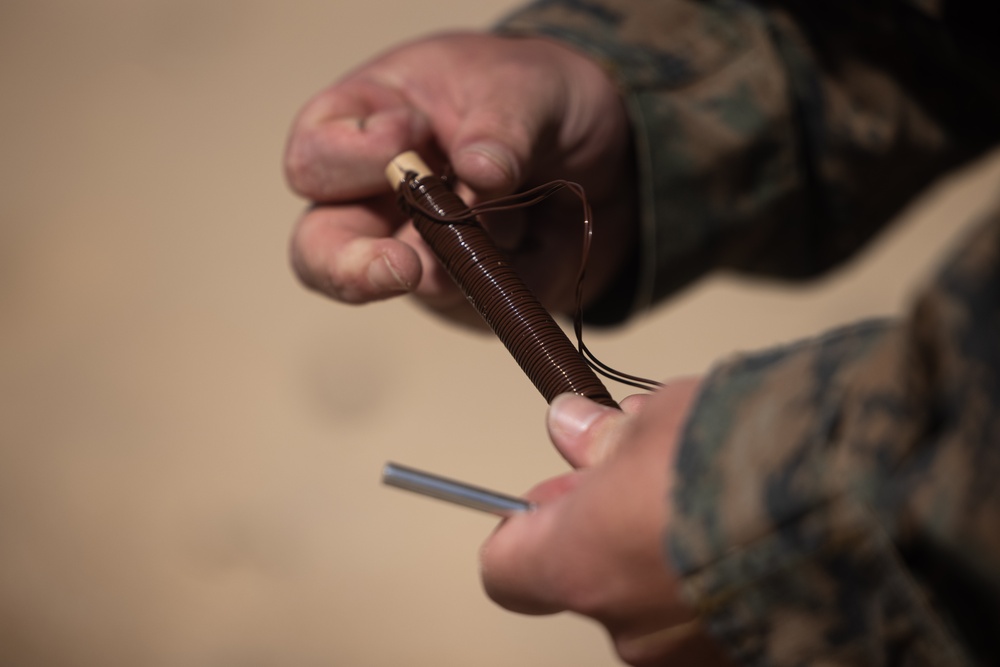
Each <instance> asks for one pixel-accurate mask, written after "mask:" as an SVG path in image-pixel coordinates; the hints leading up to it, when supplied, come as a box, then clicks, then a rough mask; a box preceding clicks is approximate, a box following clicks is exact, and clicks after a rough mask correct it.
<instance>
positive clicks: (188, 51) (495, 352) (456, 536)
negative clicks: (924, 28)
mask: <svg viewBox="0 0 1000 667" xmlns="http://www.w3.org/2000/svg"><path fill="white" fill-rule="evenodd" d="M511 6H513V5H512V4H511V3H507V2H501V1H499V0H490V1H489V2H480V3H468V2H460V1H459V0H446V1H445V2H438V3H412V2H399V1H396V0H369V1H368V2H363V3H362V2H347V1H346V0H326V1H325V2H321V1H319V0H312V1H310V0H289V1H286V2H281V3H278V2H263V1H259V0H257V1H254V0H246V1H242V2H237V1H235V0H228V1H223V0H213V1H205V0H128V1H126V0H117V1H113V0H91V1H90V2H86V3H83V2H75V1H72V0H62V1H59V0H5V1H4V2H3V3H2V4H0V81H2V83H3V91H2V95H0V121H2V125H0V128H2V130H0V131H2V137H3V142H2V147H3V150H2V154H0V177H2V178H0V193H2V194H0V664H2V665H4V666H6V665H17V666H29V665H30V666H34V665H46V666H48V665H52V666H60V667H61V666H71V665H72V666H76V665H81V666H90V665H94V666H98V665H99V666H101V667H113V666H117V665H129V666H135V665H156V666H164V667H167V666H169V667H173V666H185V667H189V666H202V665H204V666H243V665H246V666H265V665H297V666H298V665H301V666H311V665H351V666H361V667H363V666H369V665H372V666H373V665H397V664H406V665H415V666H420V665H477V666H480V667H490V666H494V665H495V666H498V667H499V666H501V665H502V666H509V665H527V666H533V665H568V664H572V665H578V666H580V667H586V666H589V665H595V666H596V665H611V664H615V660H614V657H613V654H612V652H611V650H610V648H609V646H608V643H607V641H606V639H605V637H604V635H603V633H602V632H601V631H600V629H599V628H597V627H596V626H594V625H592V624H591V623H589V622H586V621H584V620H581V619H577V618H573V617H569V616H565V615H563V616H557V617H553V618H526V617H518V616H514V615H512V614H508V613H506V612H504V611H502V610H500V609H498V608H496V607H494V606H493V605H492V604H491V603H490V602H489V601H488V600H487V599H486V598H485V597H484V596H483V595H482V593H481V591H480V589H479V583H478V578H477V571H476V570H477V566H476V552H477V549H478V546H479V544H480V543H481V541H482V540H483V538H484V537H485V536H486V535H487V534H488V532H489V531H490V530H491V528H492V526H493V520H492V519H491V518H490V517H488V516H486V515H480V514H477V513H474V512H471V511H469V510H463V509H459V508H453V507H449V506H446V505H443V504H441V503H437V502H435V501H430V500H425V499H422V498H418V497H416V496H410V495H408V494H404V493H402V492H399V491H395V490H391V489H386V488H384V487H382V486H380V485H379V483H378V478H379V472H380V468H381V465H382V463H383V462H384V461H386V460H389V459H392V460H397V461H400V462H402V463H407V464H410V465H414V466H418V467H424V468H427V469H430V470H434V471H437V472H440V473H442V474H448V475H453V476H457V477H460V478H464V479H467V480H469V481H471V482H474V483H479V484H483V485H487V486H492V487H496V488H498V489H502V490H507V491H510V492H520V491H521V490H523V489H525V488H527V487H528V486H531V485H532V484H534V483H535V482H537V481H539V480H540V479H542V478H544V477H546V476H549V475H552V474H555V473H558V472H560V471H562V470H563V465H562V463H561V462H560V460H559V459H558V457H557V456H556V455H555V454H554V453H552V452H551V451H550V449H549V447H548V444H547V439H546V438H545V435H544V429H543V418H544V410H545V405H544V402H543V401H542V400H541V399H540V398H539V396H538V395H537V394H536V393H535V392H534V390H533V389H532V388H531V386H530V384H528V383H527V380H526V379H524V377H523V376H522V375H521V374H520V371H519V370H518V369H517V367H516V366H515V365H514V363H513V362H512V361H511V360H510V359H509V358H508V357H507V355H506V352H504V351H503V349H502V348H501V347H500V345H499V343H497V342H496V341H494V340H492V339H489V338H485V337H480V336H475V335H471V334H468V333H465V332H462V331H457V330H454V329H450V328H447V327H444V326H442V325H441V324H440V323H439V322H437V321H435V320H432V319H430V318H429V317H427V316H426V315H424V314H423V313H422V312H420V311H419V310H417V309H416V308H414V307H413V306H411V305H410V304H409V303H408V302H404V301H400V302H395V303H385V304H378V305H373V306H369V307H364V308H348V307H345V306H340V305H335V304H332V303H330V302H327V301H325V300H323V299H321V298H319V297H317V296H315V295H312V294H309V293H307V292H306V291H305V290H303V289H302V288H301V287H299V285H298V284H297V283H296V282H295V280H294V279H293V277H292V275H291V272H290V271H289V269H288V267H287V262H286V244H287V236H288V232H289V229H290V227H291V224H292V222H293V220H294V219H295V217H296V215H297V214H298V212H299V211H300V209H301V208H302V202H300V201H298V200H296V199H295V198H294V197H293V196H291V195H290V194H289V193H288V192H287V191H286V189H285V186H284V183H283V181H282V177H281V171H280V157H281V152H282V147H283V142H284V138H285V132H286V130H287V128H288V126H289V123H290V121H291V119H292V116H293V114H294V113H295V111H296V110H297V108H298V107H299V106H300V105H301V104H302V103H303V102H304V101H305V99H306V98H307V97H309V96H310V95H312V94H313V93H314V92H315V91H317V90H318V89H319V88H321V87H322V86H324V85H326V84H327V83H328V82H330V81H331V80H333V79H335V78H336V77H337V76H338V75H340V74H341V73H343V72H344V71H345V70H346V69H347V68H349V67H351V66H352V65H354V64H356V63H358V62H360V61H361V60H363V59H365V58H366V57H368V56H370V55H372V54H374V53H375V52H377V51H379V50H382V49H383V48H385V47H387V46H388V45H391V44H393V43H395V42H397V41H399V40H401V39H405V38H408V37H412V36H416V35H419V34H422V33H425V32H427V31H432V30H440V29H445V28H455V27H470V28H476V27H483V26H486V25H488V24H489V23H490V22H491V21H493V20H494V19H495V18H497V17H498V16H500V15H501V14H502V13H503V12H504V11H506V10H507V9H508V8H509V7H511ZM998 178H1000V163H998V162H997V161H996V160H994V161H986V162H985V163H983V164H981V165H979V166H978V167H976V168H974V169H971V170H970V171H969V173H967V174H965V175H964V176H963V177H962V178H960V179H957V180H955V179H953V180H952V181H951V182H949V183H947V184H945V186H943V187H942V188H939V189H938V190H937V191H936V192H935V193H932V194H931V195H929V196H928V197H927V198H925V199H924V200H922V201H921V202H919V203H918V205H915V206H914V207H913V209H912V210H911V211H910V212H908V213H907V215H906V216H904V217H905V218H906V220H905V221H904V222H905V224H904V225H901V226H900V227H898V228H897V229H895V230H894V231H893V232H892V233H891V234H889V235H887V236H886V237H885V239H883V242H882V243H880V244H879V245H878V246H877V247H875V248H873V249H872V250H871V251H870V252H868V253H867V254H866V255H865V256H864V257H863V258H862V261H860V262H858V263H856V264H855V265H852V266H851V267H850V268H849V270H847V271H845V272H842V273H841V274H839V275H837V276H834V277H832V278H831V279H830V280H826V281H824V282H821V283H818V284H815V285H810V286H807V287H798V288H788V287H781V286H775V285H768V284H752V283H747V282H741V281H734V280H731V279H728V278H725V277H718V278H713V279H711V280H708V281H705V282H704V283H702V284H700V285H698V286H697V287H696V288H694V289H692V290H690V291H689V292H687V293H685V294H684V295H683V296H682V297H681V298H679V299H677V300H676V301H675V302H673V303H672V304H669V305H668V306H667V307H664V308H662V309H660V310H659V311H657V312H656V313H655V314H653V315H651V316H650V317H647V318H643V319H640V320H638V321H636V322H635V323H634V324H633V325H631V326H630V327H628V328H625V329H621V330H617V331H614V332H609V333H603V332H602V333H595V334H593V335H591V336H590V338H589V341H590V344H591V347H592V348H593V349H594V350H595V352H596V353H597V354H598V355H599V356H600V357H601V358H602V359H604V360H605V361H607V362H609V363H611V364H613V365H616V366H619V367H621V368H623V369H625V370H629V371H633V372H640V373H642V374H647V375H652V376H661V377H666V376H670V375H674V374H680V373H691V372H698V371H700V370H703V369H705V368H706V367H708V366H709V365H710V364H711V362H712V360H713V359H716V358H718V357H719V356H722V355H725V354H728V353H730V352H732V351H734V350H737V349H745V348H753V347H758V346H762V345H767V344H770V343H773V342H776V341H782V340H788V339H791V338H795V337H797V336H801V335H805V334H808V333H811V332H815V331H818V330H820V329H822V328H824V327H827V326H829V325H832V324H836V323H840V322H844V321H846V320H850V319H854V318H857V317H861V316H867V315H873V314H886V313H893V312H898V311H899V310H901V309H902V308H903V307H904V304H905V302H906V297H907V294H908V293H909V291H910V290H911V286H912V285H913V284H914V283H915V281H917V280H919V278H920V277H921V276H922V275H924V274H925V273H926V272H927V271H928V270H929V269H928V267H930V266H932V265H933V262H934V258H935V257H936V256H937V255H938V253H939V251H940V249H941V248H942V247H943V246H944V245H945V244H947V243H948V241H949V239H951V238H952V237H954V235H955V234H958V233H960V231H961V229H962V227H963V225H965V223H966V221H967V220H968V219H969V217H970V216H971V215H972V214H973V213H974V212H975V210H976V209H977V207H978V206H979V205H980V202H981V201H982V197H983V196H984V193H986V192H987V191H989V190H991V189H992V186H993V185H994V184H995V183H997V181H998ZM612 390H613V391H615V393H616V394H617V395H618V396H623V395H625V394H626V393H628V392H627V391H622V390H621V389H619V388H617V387H613V388H612Z"/></svg>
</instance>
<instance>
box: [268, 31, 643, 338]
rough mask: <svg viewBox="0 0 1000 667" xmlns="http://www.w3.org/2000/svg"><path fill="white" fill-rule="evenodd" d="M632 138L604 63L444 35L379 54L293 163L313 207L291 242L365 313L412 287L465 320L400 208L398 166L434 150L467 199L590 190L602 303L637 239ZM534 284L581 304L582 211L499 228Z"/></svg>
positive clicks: (330, 100) (341, 91) (311, 108)
mask: <svg viewBox="0 0 1000 667" xmlns="http://www.w3.org/2000/svg"><path fill="white" fill-rule="evenodd" d="M630 143H631V142H630V129H629V124H628V119H627V117H626V114H625V111H624V106H623V104H622V101H621V99H620V98H619V96H618V92H617V90H616V88H615V87H614V85H613V84H612V83H611V81H610V80H609V79H608V78H607V77H606V76H605V74H604V73H603V72H602V71H601V69H600V68H599V67H598V66H597V65H596V64H595V63H593V62H592V61H590V60H589V59H587V58H585V57H584V56H582V55H580V54H578V53H576V52H573V51H570V50H569V49H567V48H566V47H563V46H560V45H557V44H555V43H553V42H549V41H545V40H541V39H519V38H507V37H498V36H492V35H485V34H455V35H442V36H438V37H433V38H429V39H425V40H420V41H417V42H414V43H411V44H408V45H405V46H403V47H400V48H397V49H394V50H392V51H390V52H388V53H386V54H384V55H382V56H380V57H378V58H375V59H373V60H372V61H370V62H369V63H366V64H364V65H362V66H361V67H359V68H358V69H356V70H355V71H354V72H352V73H350V74H348V75H347V76H346V77H344V78H343V79H341V80H340V81H339V82H337V83H335V84H334V85H333V86H331V87H329V88H328V89H326V90H324V91H323V92H321V93H320V94H319V95H317V96H316V97H315V98H314V99H313V100H312V101H311V102H310V103H309V104H307V105H306V106H305V108H304V109H303V110H302V112H301V113H300V115H299V117H298V119H297V120H296V122H295V124H294V126H293V129H292V132H291V136H290V138H289V141H288V147H287V151H286V158H285V171H286V174H287V177H288V181H289V183H290V184H291V186H292V188H293V189H294V190H295V191H296V192H298V193H299V194H300V195H302V196H304V197H306V198H307V199H309V200H310V201H312V202H314V205H313V206H312V207H311V208H310V210H309V211H307V212H306V214H305V215H304V216H303V217H302V219H301V220H300V221H299V223H298V225H297V227H296V230H295V233H294V235H293V239H292V249H291V251H292V259H293V265H294V266H295V268H296V271H297V273H298V275H299V277H300V278H301V280H302V281H303V282H304V283H305V284H306V285H308V286H310V287H312V288H314V289H317V290H319V291H321V292H323V293H325V294H327V295H329V296H331V297H333V298H335V299H337V300H340V301H344V302H348V303H364V302H368V301H373V300H377V299H383V298H388V297H391V296H395V295H398V294H402V293H407V292H412V293H414V294H415V295H416V296H417V297H418V298H420V299H421V300H422V301H423V302H424V303H425V304H426V305H428V306H430V307H431V308H433V309H434V310H436V311H438V312H441V313H444V314H450V315H451V316H453V317H455V318H456V319H459V320H465V319H466V316H467V314H468V308H467V305H466V304H465V302H464V298H463V297H462V296H461V294H460V293H459V292H458V290H457V289H455V287H454V286H453V285H452V284H451V282H450V280H449V279H448V277H447V276H446V275H445V274H444V272H443V271H442V270H441V268H440V266H439V265H438V263H437V261H436V260H435V259H434V258H433V257H432V256H431V254H430V252H429V250H428V249H427V247H426V246H425V245H424V243H423V242H422V241H421V239H420V238H419V236H418V235H417V234H416V232H415V231H414V230H413V229H412V227H411V226H410V225H408V224H406V218H405V215H403V214H402V213H401V212H400V211H399V210H398V208H397V206H396V204H395V201H394V200H393V197H392V195H391V194H390V188H389V186H388V184H387V183H386V181H385V178H384V176H383V170H384V168H385V166H386V164H388V162H389V161H390V160H391V159H392V158H393V157H394V156H395V155H397V154H398V153H400V152H402V151H404V150H407V149H417V150H419V151H420V152H421V153H422V154H423V155H424V156H425V157H426V158H427V159H428V161H429V162H431V164H432V166H433V167H434V168H435V169H440V168H441V167H442V166H443V165H444V164H448V165H450V167H451V169H452V170H453V175H454V177H455V179H456V181H457V183H458V187H457V191H458V193H459V194H460V195H461V196H462V197H463V198H464V199H465V200H466V201H467V202H468V203H475V202H478V201H482V200H484V199H490V198H493V197H496V196H501V195H505V194H509V193H511V192H514V191H516V190H519V189H523V188H525V187H529V186H531V185H535V184H539V183H543V182H547V181H549V180H553V179H555V178H566V179H571V180H574V181H576V182H579V183H580V184H581V185H582V186H583V187H584V188H586V190H587V192H588V196H589V197H590V200H591V204H592V206H593V207H594V214H595V234H596V235H597V236H598V238H599V239H600V242H599V243H597V244H595V249H594V251H593V253H592V256H591V262H590V266H589V268H588V283H587V294H586V295H585V298H588V299H592V298H594V297H595V296H598V295H599V294H600V293H601V291H602V290H603V289H605V288H606V287H607V286H608V285H609V284H610V281H611V279H612V278H613V277H614V275H615V274H616V273H617V271H618V270H619V269H620V268H621V267H622V264H623V262H625V261H626V258H627V257H628V253H629V250H630V248H631V246H632V244H633V243H634V241H635V233H636V230H635V227H636V224H637V223H636V221H635V219H636V216H635V186H634V183H632V181H631V174H632V171H633V169H632V166H631V165H632V158H631V146H630ZM487 226H488V228H489V230H490V232H491V234H493V235H494V237H495V238H496V239H497V241H498V244H499V245H500V246H501V247H502V249H504V250H505V251H508V252H510V253H511V255H512V258H513V262H514V264H515V266H516V267H517V269H518V271H519V272H520V273H521V275H522V276H523V277H524V279H525V281H526V282H527V283H528V284H529V285H530V286H531V287H532V289H533V290H534V291H535V292H536V293H537V294H538V296H539V298H540V299H541V301H542V302H543V304H544V305H545V306H546V307H547V308H549V309H550V310H554V311H558V312H564V313H565V312H569V311H570V310H571V308H572V306H573V297H574V290H575V284H574V280H575V277H576V262H577V261H578V258H579V251H578V248H579V243H580V216H579V208H578V206H577V202H575V201H574V200H573V199H572V198H571V197H570V198H568V201H561V202H554V203H550V204H548V205H546V206H543V207H539V208H537V209H532V210H529V211H526V212H523V213H517V214H504V216H503V217H502V218H501V219H496V218H490V219H489V220H487Z"/></svg>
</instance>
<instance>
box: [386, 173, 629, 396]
mask: <svg viewBox="0 0 1000 667" xmlns="http://www.w3.org/2000/svg"><path fill="white" fill-rule="evenodd" d="M559 187H562V186H559ZM556 189H558V188H556ZM553 191H554V190H553ZM399 192H400V204H401V206H402V207H403V209H404V210H405V211H406V212H407V214H409V215H410V216H412V218H413V225H414V226H415V227H416V228H417V230H418V231H419V232H420V234H421V236H422V237H423V239H424V241H425V242H426V243H427V245H428V246H429V247H430V248H431V249H432V250H433V251H434V254H435V255H436V256H437V257H438V259H439V260H440V261H441V263H442V264H443V265H444V267H445V269H446V270H447V272H448V274H449V275H450V276H451V277H452V279H453V280H454V281H455V282H456V283H457V284H458V286H459V287H460V288H461V289H462V291H463V292H464V294H465V296H466V298H467V299H468V300H469V301H470V303H471V304H472V306H473V307H474V308H475V309H476V310H477V311H478V312H479V314H480V315H481V316H482V317H483V319H484V320H485V321H486V323H487V324H488V325H489V326H490V328H491V329H492V330H493V332H494V333H495V334H496V335H497V338H499V339H500V341H501V342H503V344H504V346H505V347H506V348H507V350H508V351H509V352H510V353H511V355H512V356H513V357H514V359H515V360H516V361H517V363H518V365H520V366H521V369H522V370H523V371H524V373H525V374H526V375H527V376H528V378H529V379H530V380H531V382H532V383H533V384H534V385H535V387H536V388H537V389H538V391H539V392H541V394H542V396H543V397H544V398H545V400H546V401H550V402H551V401H552V399H553V398H555V397H556V396H557V395H559V394H562V393H567V392H571V393H574V394H579V395H581V396H586V397H587V398H589V399H591V400H593V401H596V402H597V403H601V404H603V405H607V406H611V407H618V404H617V403H616V402H615V401H614V399H613V398H612V397H611V394H610V393H608V390H607V389H606V388H605V386H604V384H603V383H602V382H601V380H600V378H598V377H597V375H596V373H595V372H594V371H593V370H592V369H591V368H590V366H589V365H588V364H587V361H586V360H585V358H584V357H583V356H581V354H580V352H579V351H578V350H577V349H576V348H575V347H574V346H573V344H572V343H571V342H570V340H569V338H568V337H567V336H566V334H565V333H564V332H563V330H562V329H561V328H559V325H558V324H556V322H555V320H553V319H552V316H551V315H550V314H549V313H548V311H547V310H545V308H544V307H543V306H542V305H541V303H540V302H539V301H538V299H537V297H535V295H534V293H533V292H532V291H531V290H530V289H529V288H528V286H527V285H526V284H525V283H524V281H523V280H522V279H521V277H520V276H519V275H518V274H517V273H516V272H515V271H514V269H513V267H512V266H511V265H510V263H509V261H508V259H507V257H506V256H505V255H504V254H503V253H501V252H500V250H499V249H498V248H497V247H496V245H495V244H494V243H493V240H492V239H491V238H490V236H489V235H488V234H487V232H486V230H485V229H483V227H482V226H481V225H480V224H479V223H478V221H477V220H476V215H477V214H479V213H483V212H486V211H487V210H489V211H499V210H506V209H509V208H514V207H518V206H524V205H526V204H525V203H524V201H523V200H524V198H523V197H517V198H515V199H517V201H514V202H512V201H510V200H506V201H494V202H491V203H490V204H488V205H484V206H481V207H477V208H475V209H470V208H469V207H468V206H466V205H465V202H463V201H462V200H461V199H460V198H459V197H458V195H456V194H455V193H454V192H452V191H451V190H450V189H449V188H448V186H447V185H445V183H444V182H443V181H442V180H441V179H440V178H438V177H436V176H421V177H420V178H419V179H418V178H416V177H415V175H411V176H409V177H407V179H406V180H405V182H404V183H402V185H401V187H400V188H399ZM545 196H547V195H545ZM541 198H544V197H543V196H541V195H539V194H534V195H529V196H528V197H527V199H528V200H529V201H534V200H538V199H541Z"/></svg>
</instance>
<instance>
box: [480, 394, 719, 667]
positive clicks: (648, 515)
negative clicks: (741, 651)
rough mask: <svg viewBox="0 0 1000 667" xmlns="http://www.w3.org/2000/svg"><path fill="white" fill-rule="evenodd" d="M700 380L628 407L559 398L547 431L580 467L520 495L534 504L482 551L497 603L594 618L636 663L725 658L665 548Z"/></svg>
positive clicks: (707, 662) (484, 577)
mask: <svg viewBox="0 0 1000 667" xmlns="http://www.w3.org/2000/svg"><path fill="white" fill-rule="evenodd" d="M699 384H700V380H699V379H684V380H678V381H675V382H672V383H670V384H668V385H666V386H665V387H663V388H662V389H661V390H659V391H657V392H656V394H654V395H652V396H642V397H638V396H636V397H630V398H628V399H626V400H625V401H623V403H622V407H623V410H624V411H617V410H614V409H611V408H607V407H604V406H601V405H598V404H597V403H594V402H592V401H590V400H588V399H586V398H583V397H580V396H574V395H563V396H559V397H557V399H556V400H554V401H553V402H552V405H551V406H550V408H549V414H548V429H549V436H550V438H551V439H552V442H553V444H554V445H555V447H556V449H558V450H559V452H560V453H561V454H562V455H563V457H564V458H565V459H566V460H567V461H568V462H569V463H570V464H571V465H572V466H573V467H574V470H573V471H572V472H570V473H567V474H565V475H562V476H559V477H555V478H552V479H549V480H547V481H545V482H542V483H541V484H539V485H538V486H536V487H535V488H533V489H532V490H531V491H529V492H528V493H527V494H525V497H527V498H529V499H531V500H533V501H534V502H536V503H537V505H538V508H537V509H536V510H535V511H533V512H530V513H526V514H522V515H518V516H515V517H512V518H510V519H507V520H505V521H504V522H503V523H501V524H500V526H499V527H498V528H497V530H496V531H495V532H494V534H493V535H492V536H491V537H490V538H489V540H487V542H486V543H485V545H484V546H483V549H482V553H481V564H482V580H483V585H484V587H485V589H486V592H487V594H488V595H489V596H490V597H491V598H492V599H493V600H494V601H496V602H497V603H498V604H500V605H501V606H503V607H505V608H507V609H509V610H511V611H515V612H519V613H525V614H551V613H556V612H561V611H572V612H576V613H579V614H582V615H585V616H589V617H590V618H593V619H595V620H597V621H598V622H600V623H601V624H602V625H604V627H605V628H606V629H607V631H608V633H609V635H610V636H611V639H612V641H613V643H614V646H615V649H616V650H617V652H618V654H619V656H620V657H621V658H622V660H624V661H625V662H627V663H629V664H631V665H668V664H673V665H676V664H699V665H713V664H727V663H726V660H725V658H724V656H723V655H722V654H721V653H719V651H718V650H717V649H716V647H715V646H714V645H713V644H712V642H711V641H710V640H709V639H708V638H707V637H706V636H705V634H704V633H703V631H702V628H701V626H700V625H699V623H698V621H697V617H696V614H695V612H694V611H693V610H692V609H691V608H690V607H688V605H687V604H686V603H685V602H684V601H683V598H682V596H681V595H680V584H679V581H678V578H677V575H676V573H675V572H673V571H672V570H671V569H670V567H669V564H668V560H667V559H666V557H665V554H664V552H663V538H664V534H665V529H666V527H668V526H669V523H670V516H671V506H670V502H669V498H670V489H671V486H672V483H673V477H672V475H671V474H670V471H672V470H673V461H674V457H675V456H676V453H677V440H678V433H679V430H680V428H681V427H682V426H683V423H684V419H685V418H686V415H687V413H688V410H689V409H690V406H691V403H692V401H693V400H694V398H695V396H696V394H697V391H698V387H699ZM688 660H690V661H691V662H690V663H688V662H686V661H688Z"/></svg>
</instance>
